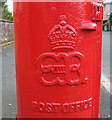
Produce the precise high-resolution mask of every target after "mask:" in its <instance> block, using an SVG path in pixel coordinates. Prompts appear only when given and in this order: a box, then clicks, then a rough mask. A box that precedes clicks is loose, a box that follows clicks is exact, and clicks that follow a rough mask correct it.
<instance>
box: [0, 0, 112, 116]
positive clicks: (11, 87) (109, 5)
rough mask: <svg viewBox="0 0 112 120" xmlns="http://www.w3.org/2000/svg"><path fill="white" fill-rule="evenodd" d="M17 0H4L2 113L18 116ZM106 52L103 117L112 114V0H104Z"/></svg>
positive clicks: (0, 17)
mask: <svg viewBox="0 0 112 120" xmlns="http://www.w3.org/2000/svg"><path fill="white" fill-rule="evenodd" d="M13 26H14V25H13V1H12V0H5V1H3V0H2V1H0V30H1V32H0V43H1V44H0V48H2V52H0V54H1V55H2V79H0V80H1V81H2V117H3V118H15V117H16V112H17V107H16V83H15V81H16V78H15V76H16V74H15V56H14V44H13V43H14V34H13V32H14V29H13ZM102 30H103V46H102V50H103V54H102V79H101V118H110V117H111V115H112V109H111V108H112V104H110V103H111V101H112V99H111V98H112V97H111V96H112V94H111V93H110V84H111V83H112V80H111V79H110V76H111V74H110V64H111V63H112V61H110V41H111V40H112V0H104V19H103V26H102Z"/></svg>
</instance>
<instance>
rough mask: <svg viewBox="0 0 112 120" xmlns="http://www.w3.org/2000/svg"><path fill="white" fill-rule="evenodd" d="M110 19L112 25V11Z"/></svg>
mask: <svg viewBox="0 0 112 120" xmlns="http://www.w3.org/2000/svg"><path fill="white" fill-rule="evenodd" d="M109 19H110V24H111V25H112V12H111V13H110V15H109Z"/></svg>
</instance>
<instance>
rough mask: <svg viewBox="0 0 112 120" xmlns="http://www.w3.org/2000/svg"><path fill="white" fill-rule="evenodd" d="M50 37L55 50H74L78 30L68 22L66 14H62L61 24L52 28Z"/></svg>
mask: <svg viewBox="0 0 112 120" xmlns="http://www.w3.org/2000/svg"><path fill="white" fill-rule="evenodd" d="M48 38H49V42H50V45H51V47H52V50H53V51H56V50H60V49H61V50H65V49H67V50H68V49H69V50H74V48H75V40H76V31H75V29H74V28H73V27H72V26H71V25H69V24H67V22H66V16H65V15H61V16H60V22H59V24H57V25H55V26H54V27H53V28H52V29H51V31H50V32H49V35H48Z"/></svg>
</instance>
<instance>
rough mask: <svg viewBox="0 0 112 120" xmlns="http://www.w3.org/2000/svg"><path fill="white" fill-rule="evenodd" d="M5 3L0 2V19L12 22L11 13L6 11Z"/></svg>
mask: <svg viewBox="0 0 112 120" xmlns="http://www.w3.org/2000/svg"><path fill="white" fill-rule="evenodd" d="M6 2H7V1H5V2H2V1H0V11H1V13H2V19H6V20H11V21H12V20H13V16H12V13H11V12H10V11H9V10H8V5H7V4H6Z"/></svg>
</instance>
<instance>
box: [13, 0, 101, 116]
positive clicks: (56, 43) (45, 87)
mask: <svg viewBox="0 0 112 120" xmlns="http://www.w3.org/2000/svg"><path fill="white" fill-rule="evenodd" d="M14 16H15V18H14V23H15V48H16V50H15V51H16V69H17V101H18V113H17V117H18V118H98V117H99V110H100V107H99V106H100V75H101V44H102V37H101V36H102V17H103V5H102V2H101V1H100V2H98V1H96V2H95V1H94V2H92V1H91V2H14Z"/></svg>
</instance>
